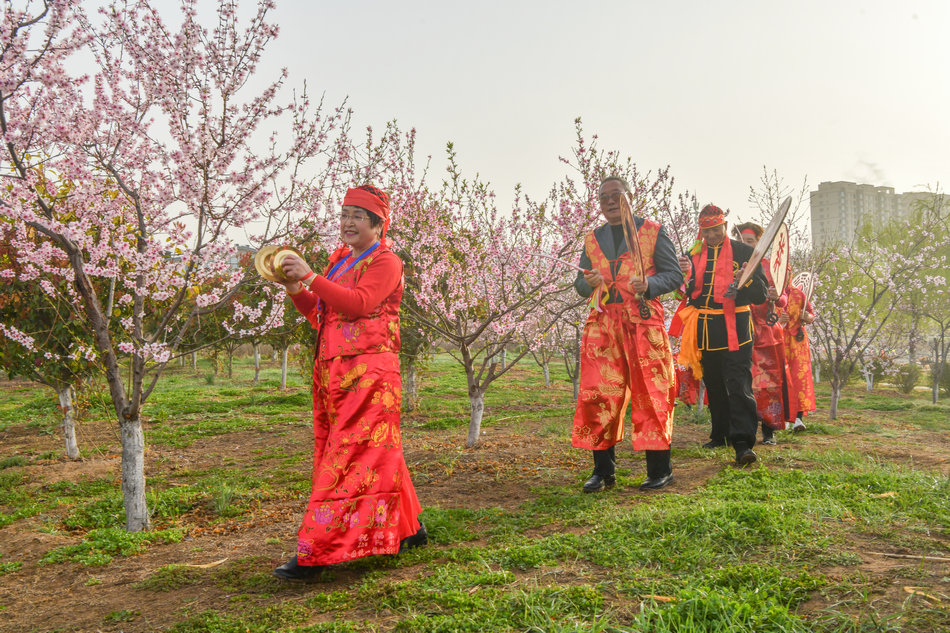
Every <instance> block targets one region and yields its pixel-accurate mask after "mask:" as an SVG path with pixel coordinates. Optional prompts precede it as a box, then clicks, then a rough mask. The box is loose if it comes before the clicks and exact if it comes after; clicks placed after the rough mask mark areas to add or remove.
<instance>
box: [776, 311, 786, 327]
mask: <svg viewBox="0 0 950 633" xmlns="http://www.w3.org/2000/svg"><path fill="white" fill-rule="evenodd" d="M778 322H779V323H780V324H781V325H788V312H782V313H781V314H780V315H778Z"/></svg>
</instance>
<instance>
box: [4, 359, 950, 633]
mask: <svg viewBox="0 0 950 633" xmlns="http://www.w3.org/2000/svg"><path fill="white" fill-rule="evenodd" d="M551 370H552V386H551V387H550V388H545V387H544V386H543V382H542V381H541V372H540V368H538V367H536V366H534V365H533V363H531V362H530V361H525V362H523V363H522V364H520V365H519V366H517V367H516V368H514V369H513V370H512V372H510V375H509V376H507V377H506V378H505V379H503V380H502V382H499V383H498V384H497V385H496V386H493V387H492V388H491V389H490V390H489V392H488V394H487V395H486V412H485V418H484V423H483V424H484V429H485V430H487V432H488V434H489V437H491V436H492V434H495V433H497V434H504V437H506V438H510V439H506V440H505V441H524V443H525V445H526V446H532V447H535V449H536V450H535V452H533V453H530V455H529V457H530V459H527V458H526V459H525V460H523V461H522V462H521V463H511V462H510V461H509V460H506V459H504V458H503V457H500V456H498V455H494V454H492V453H491V451H490V450H486V449H477V450H474V451H472V450H466V449H464V448H463V446H462V442H463V440H464V434H465V431H466V427H467V424H468V398H467V395H466V393H467V391H466V388H465V383H464V376H463V375H462V374H461V371H460V370H459V368H458V367H457V366H456V365H455V364H454V362H453V361H452V360H451V359H449V358H448V357H446V356H437V357H436V358H435V359H434V360H433V361H432V363H431V364H430V368H429V370H428V373H426V374H425V375H424V376H423V381H422V385H423V387H422V390H421V399H420V401H419V406H418V408H417V409H416V410H415V411H414V412H413V413H412V414H410V415H405V416H404V417H403V431H404V435H405V436H406V437H407V438H408V439H407V444H408V445H410V446H411V450H412V451H415V452H414V453H413V455H414V457H413V463H411V464H410V468H411V470H412V473H413V480H414V482H415V484H416V486H417V487H418V488H419V490H420V492H421V493H423V495H424V496H425V497H427V498H426V500H425V503H424V511H423V514H422V517H421V519H422V520H423V521H424V522H425V524H426V525H427V528H428V532H429V538H430V546H429V547H426V548H420V549H415V550H411V551H409V552H407V553H404V554H402V555H400V556H398V557H369V558H365V559H359V560H356V561H352V562H350V563H346V564H342V565H337V566H334V567H333V568H331V569H329V570H327V571H325V572H323V573H322V574H321V575H320V577H319V579H318V582H317V583H315V584H313V585H310V586H306V587H299V586H292V585H286V584H281V583H280V582H279V581H277V580H276V579H274V578H273V577H272V576H271V575H270V571H271V569H272V567H273V564H274V559H276V558H277V557H278V556H279V557H284V556H286V553H287V551H286V550H287V546H288V540H292V535H291V534H288V533H286V532H287V524H288V519H287V515H286V512H285V511H286V508H287V507H288V505H289V504H290V505H293V506H294V507H296V506H299V505H300V504H301V501H300V500H301V498H303V497H304V496H305V495H306V494H307V492H308V490H309V483H310V482H309V461H310V448H311V447H310V446H309V445H308V444H307V442H306V441H304V442H302V443H301V442H300V440H299V438H301V437H303V438H307V436H308V433H307V426H308V425H309V423H310V421H309V408H310V406H311V402H310V395H309V393H308V391H307V387H306V385H305V383H304V381H303V380H301V379H300V378H299V377H295V381H294V383H293V387H292V388H291V389H290V390H288V391H287V392H280V391H278V390H277V389H276V381H275V379H274V370H273V369H269V370H265V372H264V373H263V376H264V379H263V381H262V382H261V383H260V384H257V385H254V384H252V383H251V382H250V379H249V375H250V372H251V371H253V370H252V369H249V366H248V363H247V362H246V361H239V362H236V364H235V378H234V379H233V380H228V379H226V378H225V377H224V376H221V375H219V376H217V377H216V378H215V379H214V380H213V381H203V380H201V378H200V376H201V375H202V373H201V372H207V368H206V367H201V368H199V374H198V376H195V375H194V374H192V373H191V371H190V368H188V369H187V370H181V371H173V372H171V373H169V375H168V376H166V378H164V379H163V380H162V382H161V383H160V385H159V387H158V389H157V390H156V392H155V394H154V396H153V398H152V399H151V400H150V401H149V403H148V405H147V407H146V410H145V416H144V417H145V419H146V437H147V440H148V442H149V445H150V452H151V459H152V462H150V463H151V468H152V470H151V471H150V475H149V479H148V486H149V492H148V501H149V508H150V510H151V511H152V521H153V524H154V525H155V527H156V531H153V532H149V533H140V534H128V533H126V532H124V530H122V525H123V524H124V517H123V510H122V501H121V496H120V494H119V492H118V480H117V477H115V476H109V477H99V478H85V479H75V480H72V479H64V480H60V481H56V482H50V483H46V482H44V481H43V480H42V477H41V476H39V477H37V476H35V475H33V474H31V475H29V476H28V475H27V474H26V471H33V470H34V469H35V466H30V467H29V468H22V467H23V466H26V465H27V464H29V463H31V457H25V456H32V457H35V456H36V455H39V454H42V451H40V450H37V449H35V448H34V447H32V446H28V447H26V448H24V449H22V450H18V451H17V454H16V455H14V456H12V458H19V459H15V460H14V461H11V462H10V463H7V460H10V459H12V458H11V457H7V458H4V460H3V461H0V525H14V524H15V525H14V528H16V529H20V530H28V529H31V528H30V526H31V525H33V524H31V523H30V522H31V521H32V522H36V524H40V523H41V524H42V525H44V526H46V527H45V528H44V529H45V530H47V531H49V532H51V533H56V534H60V535H64V536H66V537H68V538H70V539H71V544H69V545H65V546H63V545H60V546H57V547H54V546H50V548H49V550H48V551H47V552H46V553H45V555H43V556H42V557H41V562H42V563H43V565H61V566H62V568H61V569H63V570H72V569H75V570H84V571H81V572H80V574H79V576H80V580H79V581H78V582H79V583H80V584H82V585H83V586H88V587H96V586H97V585H99V584H100V583H101V584H106V583H108V584H110V585H111V584H114V583H115V579H116V576H115V574H116V573H117V572H118V570H119V569H122V572H121V574H123V576H122V577H127V575H128V569H129V568H130V567H131V568H132V569H141V568H136V567H135V557H136V556H137V555H140V554H142V553H143V552H147V551H149V552H152V551H157V552H160V553H162V556H161V559H160V560H162V562H161V563H159V564H158V566H154V565H155V563H154V560H155V558H154V557H152V555H151V554H150V555H149V556H150V558H151V560H152V561H153V562H152V563H150V565H153V566H151V567H150V568H147V569H146V570H145V571H143V572H142V573H141V575H140V576H139V577H138V578H139V579H137V580H136V582H135V583H131V584H130V586H131V589H130V593H129V594H128V596H129V601H128V603H127V604H124V605H116V604H115V603H110V605H111V606H110V607H109V608H110V609H113V610H112V611H108V612H102V613H99V615H98V616H97V617H98V620H97V621H96V623H95V624H92V625H90V627H91V628H96V626H102V625H108V626H110V627H113V628H115V629H116V630H118V629H119V628H122V629H123V630H126V629H127V630H130V631H132V630H153V629H154V630H166V631H173V632H175V633H230V632H234V631H249V632H252V633H253V632H263V631H268V632H271V631H276V632H280V633H305V632H306V633H316V632H320V631H323V632H344V631H347V632H348V631H354V632H355V631H359V632H368V631H373V632H377V631H378V632H382V631H407V632H408V631H411V632H413V633H415V632H417V631H418V632H423V633H428V632H433V633H434V632H449V631H478V632H482V631H533V632H545V633H548V632H551V633H563V632H568V631H572V632H573V631H599V632H603V633H607V632H613V633H616V632H621V631H651V632H658V633H662V632H666V631H676V632H686V633H691V632H703V633H707V632H713V631H716V632H718V631H725V632H728V633H732V632H753V631H755V632H767V633H773V632H774V633H789V632H795V633H799V632H801V633H805V632H806V631H819V632H823V633H866V632H867V633H870V632H884V631H907V632H911V633H917V632H920V633H923V632H925V631H926V632H928V633H929V632H930V631H937V630H948V629H950V616H948V614H947V609H946V601H944V602H943V603H935V602H934V601H932V600H929V599H927V598H925V597H921V596H919V595H911V594H908V593H906V592H902V591H901V587H903V586H915V587H925V588H926V589H924V590H922V591H923V592H924V593H927V594H929V595H932V596H938V597H939V596H946V595H947V593H948V590H950V580H948V579H947V577H946V573H945V570H943V571H941V569H942V568H940V567H939V566H935V565H933V564H927V563H925V562H924V561H923V560H922V559H908V560H902V559H893V560H891V561H889V562H891V563H892V565H890V566H887V567H884V566H881V567H877V568H876V567H873V566H869V565H868V562H869V560H872V555H871V554H869V552H875V551H876V552H908V553H913V554H920V555H929V556H936V557H948V556H950V546H948V545H947V543H948V542H950V528H948V526H950V480H948V478H947V476H946V473H945V471H944V470H941V468H942V466H940V464H941V463H945V461H944V462H941V461H940V459H943V460H946V457H947V452H948V451H944V452H943V453H939V452H935V453H934V458H933V459H932V460H931V461H929V462H927V461H926V460H923V461H922V462H921V463H917V461H915V460H909V459H904V458H903V457H904V454H903V452H902V451H900V450H894V449H895V444H896V443H899V442H910V443H914V442H916V444H913V445H914V446H921V447H927V448H928V449H930V450H932V451H939V446H940V445H939V442H940V441H943V442H945V441H946V438H947V433H948V432H950V415H948V413H950V405H948V404H944V403H940V404H937V405H932V404H930V403H929V399H928V398H929V394H912V395H910V396H904V395H901V394H897V393H890V392H883V391H877V392H873V393H871V394H867V393H865V392H863V389H861V387H860V385H856V386H855V387H853V388H849V389H847V390H846V392H845V397H844V398H843V399H842V401H841V405H840V406H841V417H840V418H839V420H834V421H833V420H828V419H827V418H826V417H825V416H822V415H821V414H819V415H816V416H813V417H811V418H809V420H808V432H807V433H806V434H804V435H793V434H791V433H780V434H779V444H780V446H779V447H778V449H771V450H769V449H765V450H764V451H763V453H762V455H763V463H762V464H761V465H758V466H757V467H755V468H753V469H742V470H740V469H735V468H732V467H731V466H728V465H725V462H726V459H727V455H726V453H727V451H724V450H720V451H706V450H703V449H700V448H698V446H692V445H690V446H683V445H677V446H676V448H674V451H673V461H674V465H675V467H676V468H678V469H679V468H682V470H678V471H677V472H678V473H679V472H684V471H686V466H691V467H694V468H697V469H704V472H705V473H706V474H704V475H702V477H703V479H702V480H699V481H697V482H691V483H694V485H693V486H690V487H687V486H683V487H681V488H678V489H676V490H674V491H673V492H663V493H659V494H648V495H644V494H637V493H636V491H635V486H636V485H637V484H638V483H639V482H640V481H641V480H642V477H643V459H642V457H640V456H637V457H635V458H631V457H630V453H629V450H625V451H624V452H625V455H624V461H623V463H622V467H621V469H620V470H619V471H618V481H619V485H618V486H617V488H616V489H614V490H612V491H609V492H606V493H603V494H598V495H585V494H583V493H581V492H580V491H579V486H578V482H579V474H578V469H579V468H582V469H587V468H589V464H588V462H587V457H586V456H579V453H578V452H577V451H575V450H573V449H571V448H570V447H569V444H570V439H569V438H570V427H571V418H572V415H573V404H572V397H571V385H570V384H569V383H568V382H567V380H566V376H565V375H564V374H563V368H559V367H557V366H556V365H554V364H552V366H551ZM268 372H270V373H268ZM205 375H207V374H205ZM4 395H8V396H10V397H9V398H6V399H4V401H3V403H2V404H0V431H2V430H3V429H4V428H7V429H9V428H13V427H15V426H16V425H17V424H20V425H22V426H23V427H24V428H28V429H31V430H32V432H34V433H36V434H39V435H42V434H44V433H45V431H44V429H46V428H49V427H50V425H52V424H54V423H55V415H56V411H55V409H53V410H51V409H49V408H48V406H47V404H46V400H44V398H45V397H46V396H43V395H42V394H41V393H40V391H38V390H33V389H26V388H22V386H21V385H19V384H17V385H15V387H13V388H11V389H10V390H8V391H6V392H5V394H4ZM827 403H828V392H827V389H826V388H825V387H824V386H821V387H820V388H819V407H820V408H826V407H827ZM97 406H98V405H96V406H93V407H92V409H91V411H92V412H93V413H95V411H98V410H100V409H98V408H97ZM18 420H19V421H18ZM24 421H25V422H24ZM708 423H709V422H708V412H707V411H705V410H704V411H699V410H698V409H696V408H693V409H692V410H689V409H686V408H685V407H679V408H678V409H677V418H676V424H677V427H678V428H680V429H681V430H683V431H684V432H689V433H693V434H695V435H697V436H701V435H703V434H704V431H705V429H706V427H707V425H708ZM285 434H286V435H285ZM287 436H290V437H293V438H298V439H297V440H296V442H297V443H292V440H291V439H290V437H287ZM255 439H256V440H258V443H257V444H255V445H254V448H253V449H252V450H246V451H244V452H243V453H241V452H240V451H233V452H232V451H228V450H226V449H225V450H217V452H215V453H214V454H208V455H205V454H203V452H202V451H204V447H205V446H207V445H208V444H206V443H208V442H211V441H212V440H215V441H217V442H218V444H216V446H224V447H228V446H234V447H240V446H241V445H242V444H243V443H244V442H247V441H249V440H255ZM112 450H113V451H114V450H115V449H114V448H113V449H112ZM183 454H187V455H190V456H192V457H191V458H190V461H188V462H187V463H186V464H185V465H184V466H183V465H182V464H181V463H180V458H181V455H183ZM407 454H408V453H407ZM195 456H197V457H195ZM922 457H926V456H925V455H924V456H922ZM578 464H582V466H578ZM719 464H722V466H721V467H720V466H718V465H719ZM681 465H682V466H681ZM473 473H476V474H484V473H491V475H490V476H484V477H482V478H475V477H474V475H473ZM678 480H679V481H684V482H688V481H690V480H689V479H687V478H686V477H684V478H683V479H681V480H680V479H679V478H678ZM486 482H487V483H486ZM568 482H569V483H568ZM429 485H433V486H436V487H434V488H430V489H427V488H426V486H429ZM485 485H493V486H498V487H499V490H500V491H503V490H506V489H508V488H506V486H509V487H511V488H512V489H517V490H519V491H520V496H519V497H518V499H514V500H510V501H509V502H508V503H505V504H504V505H486V504H484V503H482V504H470V503H468V502H467V499H466V497H465V493H464V492H457V493H454V494H453V492H452V487H453V486H459V487H460V488H461V489H463V490H465V489H474V490H475V491H476V492H478V487H479V486H485ZM438 486H445V487H444V488H439V487H438ZM466 486H468V488H466ZM433 490H435V491H436V492H434V493H433V492H432V491H433ZM439 490H446V491H447V492H446V493H445V494H444V495H443V494H440V493H439V492H438V491H439ZM278 502H280V503H284V502H289V504H284V505H280V506H278V505H277V504H278ZM278 507H279V508H281V509H282V510H281V511H284V514H282V515H280V516H281V517H283V518H281V519H280V520H281V521H282V523H281V524H280V526H279V531H276V532H275V530H276V529H277V528H274V529H271V528H270V527H269V528H268V529H265V530H262V531H259V532H257V533H255V534H256V538H257V540H255V541H254V545H253V548H248V547H247V546H245V547H244V549H243V550H242V551H244V555H242V554H241V552H240V551H237V552H234V553H233V554H232V555H231V556H230V560H228V561H227V562H226V563H224V564H221V565H220V566H216V567H211V568H198V567H193V566H188V565H183V564H177V563H174V562H169V561H175V560H182V558H174V557H173V556H175V555H176V553H177V555H178V556H181V555H182V552H185V553H186V554H188V553H191V552H194V551H202V550H203V551H209V552H210V551H212V549H214V548H215V547H216V546H225V545H227V546H230V541H229V540H228V537H227V536H222V537H220V540H214V539H205V540H201V541H200V542H199V541H198V540H197V539H195V540H194V541H193V542H191V543H187V544H185V543H181V541H182V539H184V538H186V535H189V534H197V533H199V532H200V530H203V529H207V528H208V527H209V526H210V527H213V526H215V525H218V524H224V523H227V524H228V525H232V526H238V527H246V528H247V529H249V530H250V529H254V526H255V521H259V520H260V519H259V518H257V517H255V512H257V511H259V510H261V509H263V510H265V511H272V510H273V509H274V508H278ZM252 517H255V518H253V520H252ZM295 520H296V517H294V519H293V521H295ZM239 533H240V532H238V534H239ZM275 534H276V535H275ZM189 538H190V537H189ZM165 552H168V553H169V557H170V558H166V557H165V555H164V553H165ZM120 558H121V559H124V560H123V566H122V567H121V568H119V567H115V565H116V563H117V562H118V560H119V559H120ZM186 560H187V559H186ZM874 560H877V559H874ZM89 567H94V568H95V569H94V572H95V576H94V577H91V576H89V571H90V570H89ZM32 573H35V572H33V571H31V570H30V568H29V566H26V565H23V564H22V563H20V562H19V561H17V562H9V563H5V562H2V561H0V583H2V582H3V579H4V578H11V575H12V577H13V578H16V580H17V582H31V581H30V580H28V579H26V577H27V576H28V575H29V574H32ZM895 588H896V591H895ZM167 593H171V594H172V595H174V597H175V601H174V602H175V603H176V604H181V605H182V606H181V608H180V609H179V608H177V607H176V609H177V610H175V611H173V612H164V613H162V614H155V613H152V612H151V611H147V610H146V609H145V608H143V607H142V606H140V605H139V604H138V603H137V601H136V597H138V599H142V596H149V595H153V596H158V595H159V594H167ZM179 599H180V600H179ZM166 601H167V600H166ZM119 607H121V608H119ZM146 613H148V617H146V616H145V615H141V614H146ZM159 615H160V616H161V618H162V619H161V620H160V621H161V622H163V624H162V625H161V626H158V625H155V624H154V622H153V620H152V618H154V617H158V616H159ZM146 620H149V621H148V622H146ZM148 627H153V628H152V629H150V628H148ZM110 630H111V629H110Z"/></svg>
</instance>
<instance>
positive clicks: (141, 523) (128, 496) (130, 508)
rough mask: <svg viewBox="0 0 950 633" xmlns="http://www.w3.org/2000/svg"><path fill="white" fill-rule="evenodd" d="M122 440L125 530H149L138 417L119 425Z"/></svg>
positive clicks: (143, 461)
mask: <svg viewBox="0 0 950 633" xmlns="http://www.w3.org/2000/svg"><path fill="white" fill-rule="evenodd" d="M119 430H120V434H121V439H122V498H123V503H124V505H125V529H126V530H128V531H129V532H141V531H143V530H148V529H149V528H150V527H151V523H150V521H149V517H148V505H147V504H146V500H145V434H144V433H143V432H142V422H141V420H140V419H139V418H133V419H128V420H125V421H124V422H123V423H122V424H120V425H119Z"/></svg>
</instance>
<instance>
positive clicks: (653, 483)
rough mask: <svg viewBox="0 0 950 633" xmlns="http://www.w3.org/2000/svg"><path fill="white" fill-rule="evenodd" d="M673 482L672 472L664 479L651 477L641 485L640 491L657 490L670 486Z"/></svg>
mask: <svg viewBox="0 0 950 633" xmlns="http://www.w3.org/2000/svg"><path fill="white" fill-rule="evenodd" d="M672 481H673V471H672V470H671V471H670V472H669V474H668V475H664V476H663V477H649V478H647V480H646V481H644V482H643V483H642V484H640V490H656V489H658V488H662V487H664V486H667V485H669V484H670V483H671V482H672Z"/></svg>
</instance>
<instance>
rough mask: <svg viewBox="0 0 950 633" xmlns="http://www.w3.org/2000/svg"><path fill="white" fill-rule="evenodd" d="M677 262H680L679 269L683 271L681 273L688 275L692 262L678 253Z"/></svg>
mask: <svg viewBox="0 0 950 633" xmlns="http://www.w3.org/2000/svg"><path fill="white" fill-rule="evenodd" d="M679 263H680V271H681V272H682V273H683V275H688V274H689V271H690V268H692V266H693V265H692V263H691V262H690V261H689V258H688V257H685V256H683V255H680V256H679Z"/></svg>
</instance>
